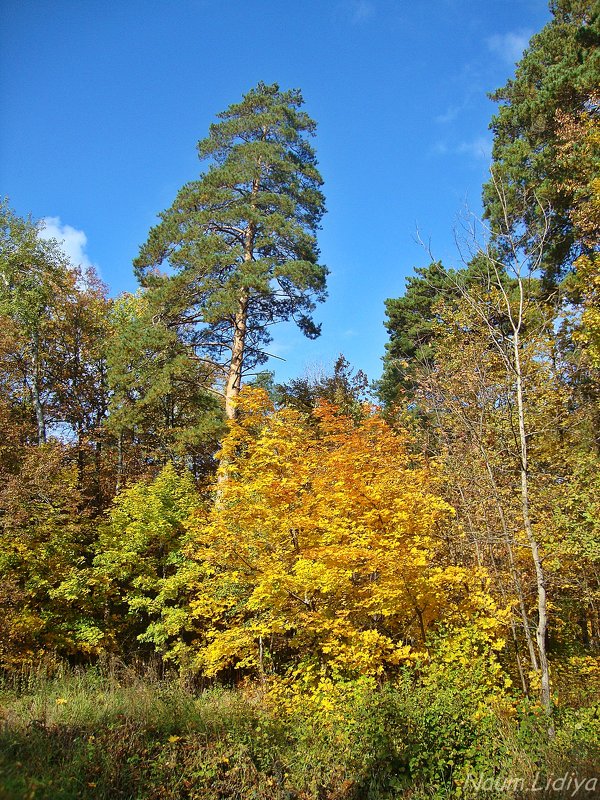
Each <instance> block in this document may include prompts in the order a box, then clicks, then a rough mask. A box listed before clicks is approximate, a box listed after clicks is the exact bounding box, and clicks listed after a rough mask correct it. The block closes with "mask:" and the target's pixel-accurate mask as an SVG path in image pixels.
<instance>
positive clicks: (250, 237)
mask: <svg viewBox="0 0 600 800" xmlns="http://www.w3.org/2000/svg"><path fill="white" fill-rule="evenodd" d="M257 193H258V181H257V180H255V181H254V182H253V184H252V195H253V196H255V195H256V194H257ZM255 234H256V225H255V224H254V223H253V222H251V223H250V224H249V225H248V229H247V231H246V236H245V243H244V263H245V264H247V263H249V262H250V261H252V260H253V258H254V236H255ZM249 297H250V295H249V292H248V289H247V288H246V287H244V288H243V289H242V290H241V291H240V295H239V298H238V307H237V310H236V312H235V318H234V323H233V339H232V342H231V361H230V363H229V370H228V373H227V382H226V384H225V414H226V415H227V419H234V417H235V401H236V398H237V396H238V395H239V393H240V389H241V387H242V370H243V366H244V347H245V345H246V331H247V329H248V300H249Z"/></svg>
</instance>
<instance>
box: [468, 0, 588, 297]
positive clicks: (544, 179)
mask: <svg viewBox="0 0 600 800" xmlns="http://www.w3.org/2000/svg"><path fill="white" fill-rule="evenodd" d="M550 8H551V11H552V14H553V16H552V19H551V20H550V22H549V23H548V24H547V25H546V26H545V27H544V28H543V29H542V30H541V31H540V32H539V33H538V34H536V35H535V36H534V37H533V38H532V40H531V42H530V45H529V48H528V49H527V50H526V51H525V54H524V56H523V58H522V59H521V61H520V62H519V64H518V65H517V70H516V73H515V77H514V78H511V79H510V80H509V81H508V82H507V83H506V85H505V86H503V87H502V88H501V89H498V90H497V91H496V92H495V93H494V94H493V95H492V99H493V100H495V101H496V102H498V103H500V109H499V111H498V114H497V115H496V116H495V117H494V118H493V120H492V123H491V127H492V129H493V131H494V149H493V170H492V173H493V177H492V179H491V180H490V181H489V182H488V183H487V184H486V185H485V187H484V206H485V213H486V216H487V217H488V219H489V220H490V222H491V226H492V230H493V231H496V230H502V229H503V227H504V214H505V213H506V214H507V215H508V221H509V223H510V225H511V228H512V229H513V232H515V231H516V230H517V228H518V227H519V226H523V227H524V228H525V230H526V231H527V234H528V237H529V246H531V244H532V243H534V242H535V241H536V240H537V239H539V237H540V235H541V234H542V233H543V231H544V229H545V227H546V226H547V225H549V236H547V237H546V241H547V247H546V250H545V254H544V262H543V264H542V267H543V269H544V271H545V274H546V277H547V279H548V283H549V284H550V285H551V284H552V283H553V282H554V281H555V280H556V278H557V277H560V275H561V274H562V273H563V272H564V271H565V269H567V268H569V267H570V265H571V263H572V261H573V260H574V258H575V257H576V256H577V255H579V254H581V253H582V252H585V244H584V243H583V242H582V241H581V240H580V239H579V238H578V235H577V231H576V229H575V227H574V225H573V218H572V214H571V212H572V209H573V205H574V203H575V201H576V195H577V187H575V186H573V185H571V186H570V188H569V189H566V187H567V185H568V184H569V182H570V180H571V177H572V172H570V171H569V169H568V167H567V165H565V163H564V160H562V159H561V158H559V157H558V156H559V150H560V145H561V129H562V124H561V120H560V116H559V115H557V113H558V112H562V113H563V114H564V113H568V114H577V113H580V112H582V111H584V110H585V109H586V107H587V105H588V103H589V98H590V96H591V95H592V94H593V92H594V91H596V92H597V89H598V76H599V75H600V47H599V44H600V2H598V0H553V2H551V4H550ZM498 186H502V187H503V190H502V192H501V193H499V192H498Z"/></svg>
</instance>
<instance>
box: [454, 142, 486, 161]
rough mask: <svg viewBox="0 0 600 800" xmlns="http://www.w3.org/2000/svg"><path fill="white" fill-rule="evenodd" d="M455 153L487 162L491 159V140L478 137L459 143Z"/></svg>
mask: <svg viewBox="0 0 600 800" xmlns="http://www.w3.org/2000/svg"><path fill="white" fill-rule="evenodd" d="M456 152H457V153H466V154H468V155H471V156H473V157H474V158H481V159H485V160H486V161H489V160H490V159H491V157H492V140H491V139H490V138H488V137H487V136H478V137H477V138H476V139H473V140H472V141H470V142H461V143H460V144H459V145H458V147H457V148H456Z"/></svg>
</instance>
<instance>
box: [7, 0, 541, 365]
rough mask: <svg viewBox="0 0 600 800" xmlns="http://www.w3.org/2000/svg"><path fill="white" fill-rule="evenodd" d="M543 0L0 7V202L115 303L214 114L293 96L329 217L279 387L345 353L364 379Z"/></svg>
mask: <svg viewBox="0 0 600 800" xmlns="http://www.w3.org/2000/svg"><path fill="white" fill-rule="evenodd" d="M549 17H550V14H549V11H548V6H547V2H546V0H480V2H476V0H412V2H409V1H408V0H305V2H304V3H303V4H302V5H301V4H300V3H297V2H289V1H288V0H245V2H242V0H221V2H215V0H101V2H98V0H2V2H1V3H0V109H1V113H2V123H1V125H0V194H1V195H3V196H8V197H9V199H10V203H11V205H12V207H13V208H14V209H15V210H16V211H17V212H18V213H19V214H22V215H26V214H32V216H33V217H34V218H36V219H40V218H47V231H48V233H51V234H54V235H55V236H57V238H61V239H64V240H65V249H66V250H67V251H68V252H69V253H70V254H71V255H72V256H73V258H74V259H75V260H77V261H81V262H84V263H86V262H89V263H93V264H94V265H96V266H97V268H98V270H99V272H100V274H101V276H102V278H103V280H104V281H105V282H106V283H107V284H108V286H109V288H110V293H111V294H112V295H117V294H118V293H119V292H122V291H133V290H135V288H136V284H135V280H134V278H133V273H132V268H131V261H132V259H133V258H134V257H135V255H136V254H137V250H138V248H139V246H140V244H141V243H142V242H143V241H144V240H145V238H146V236H147V233H148V230H149V228H150V227H151V226H152V225H153V224H154V222H155V217H156V214H157V213H158V212H159V211H161V210H162V209H164V208H166V207H167V206H169V205H170V204H171V202H172V200H173V198H174V196H175V194H176V192H177V190H178V189H179V187H180V186H181V185H182V184H184V183H185V182H186V181H188V180H191V179H193V178H195V177H197V175H198V172H199V169H200V165H199V162H198V159H197V156H196V150H195V145H196V142H197V140H198V139H200V138H203V137H204V136H205V135H206V133H207V131H208V126H209V125H210V123H211V122H212V121H214V118H215V115H216V114H217V113H218V112H219V111H221V110H223V109H225V108H226V107H227V106H228V105H230V103H232V102H236V101H237V100H239V99H240V98H241V96H242V94H244V93H245V92H247V91H248V90H249V89H250V88H251V87H252V86H254V85H256V83H257V82H258V81H259V80H263V81H265V82H267V83H273V82H277V83H279V84H280V86H281V87H282V88H290V87H298V88H300V89H302V92H303V94H304V98H305V101H306V105H305V108H306V110H307V111H308V113H309V114H310V115H311V116H312V117H313V118H314V119H315V120H316V121H317V124H318V132H317V137H316V140H315V142H314V144H315V147H316V151H317V155H318V159H319V165H320V169H321V172H322V175H323V177H324V179H325V186H324V191H325V195H326V198H327V208H328V213H327V215H326V217H325V218H324V221H323V229H322V231H321V232H320V236H319V243H320V247H321V255H322V261H323V263H325V264H327V265H328V267H329V269H330V270H331V275H330V278H329V300H328V301H327V302H326V303H325V304H324V305H322V306H320V307H319V308H318V310H317V313H316V317H317V319H318V320H319V321H322V323H323V334H322V336H321V338H320V339H318V340H316V341H314V342H311V341H308V340H306V339H304V337H303V336H302V335H301V334H300V333H299V332H297V331H296V330H295V329H294V328H293V326H291V325H282V326H280V327H279V328H277V329H275V331H274V333H275V341H274V343H273V345H272V352H274V353H277V354H278V355H279V356H280V357H282V358H285V361H275V362H273V364H272V368H274V369H275V370H276V376H277V378H278V379H280V380H286V379H288V378H289V377H293V376H298V375H301V374H303V373H304V372H305V371H306V370H309V371H317V370H319V369H323V368H325V369H327V368H328V367H330V366H331V364H332V363H333V361H334V360H335V358H336V356H337V355H338V354H339V353H340V352H342V353H344V355H345V356H346V357H347V358H348V359H349V360H350V362H351V363H352V364H353V365H354V366H355V367H356V368H361V369H363V370H364V371H366V372H367V374H368V375H369V377H370V378H373V379H375V378H377V377H379V374H380V372H381V356H382V354H383V351H384V343H385V340H386V333H385V329H384V327H383V321H384V299H385V298H387V297H396V296H399V295H401V294H402V293H403V289H404V282H405V278H406V277H407V276H408V275H410V274H411V272H412V270H413V268H414V267H415V266H420V265H424V264H426V263H427V262H428V256H427V254H426V253H425V252H424V250H423V248H422V246H421V245H419V244H418V243H417V241H416V231H417V229H418V230H419V231H420V234H421V236H422V238H423V239H425V240H428V241H430V242H431V249H432V251H433V253H434V255H435V256H436V257H441V258H443V259H444V260H445V261H446V262H447V263H448V264H449V265H451V264H453V263H456V260H457V255H456V251H455V246H454V228H455V227H456V224H457V218H458V216H459V215H460V214H461V212H462V211H463V210H464V208H465V206H468V208H469V209H470V210H471V211H472V212H475V213H477V212H478V211H479V208H480V189H481V184H482V182H483V181H484V180H485V178H486V175H487V171H488V168H489V154H490V146H491V134H490V132H489V130H488V125H489V122H490V118H491V115H492V114H493V112H494V108H495V106H494V104H493V103H492V102H491V101H490V100H489V99H488V98H487V93H488V92H490V91H493V90H494V89H495V88H497V87H498V86H501V85H503V84H504V83H505V81H506V79H507V78H508V77H510V76H511V74H512V72H513V69H514V62H515V60H516V59H518V58H519V57H520V54H521V52H522V49H523V47H524V46H526V44H527V42H528V40H529V38H530V36H531V35H532V34H533V33H535V32H537V31H538V30H540V28H541V27H542V26H543V25H544V24H545V23H546V22H547V21H548V19H549Z"/></svg>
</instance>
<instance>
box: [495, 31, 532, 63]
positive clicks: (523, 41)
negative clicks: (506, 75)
mask: <svg viewBox="0 0 600 800" xmlns="http://www.w3.org/2000/svg"><path fill="white" fill-rule="evenodd" d="M531 35H532V34H531V32H530V31H523V30H521V31H509V32H508V33H496V34H494V35H493V36H490V37H489V38H488V39H487V40H486V44H487V46H488V48H489V50H491V52H492V53H496V55H499V56H500V58H501V59H502V60H503V61H505V62H506V63H507V64H511V65H512V64H515V63H516V62H517V61H520V59H521V56H522V55H523V50H525V48H526V47H527V45H528V44H529V40H530V38H531Z"/></svg>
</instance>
